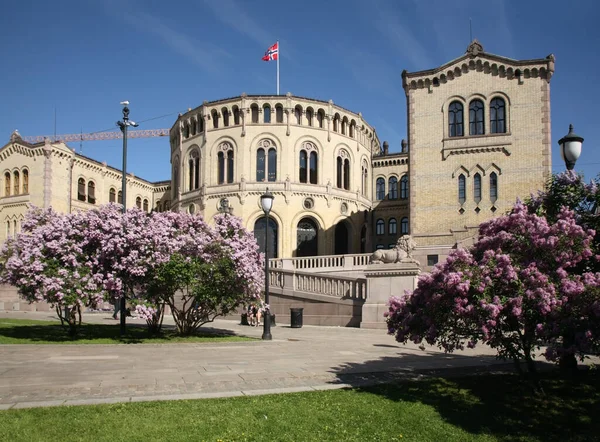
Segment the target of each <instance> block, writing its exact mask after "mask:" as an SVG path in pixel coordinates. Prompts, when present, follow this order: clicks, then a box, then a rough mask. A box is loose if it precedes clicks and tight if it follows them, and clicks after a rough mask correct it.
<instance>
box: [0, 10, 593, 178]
mask: <svg viewBox="0 0 600 442" xmlns="http://www.w3.org/2000/svg"><path fill="white" fill-rule="evenodd" d="M0 14H1V15H0V25H1V26H0V58H1V60H2V68H1V69H0V109H1V110H0V144H4V143H5V142H7V141H8V139H9V136H10V134H11V132H12V131H13V130H14V129H18V130H19V132H20V133H21V134H22V135H46V134H53V133H54V121H55V109H56V131H57V133H59V134H67V133H79V132H80V131H83V132H95V131H100V130H105V129H111V130H117V128H116V127H115V122H116V121H117V120H118V119H120V118H121V106H120V105H119V102H120V101H122V100H129V101H130V102H131V105H130V108H131V118H132V119H133V120H135V121H138V122H142V124H141V126H140V128H144V129H154V128H168V127H171V125H172V124H173V123H174V121H175V119H176V117H177V113H178V112H184V111H186V110H187V109H188V108H193V107H196V106H199V105H200V104H202V102H203V101H204V100H216V99H220V98H226V97H232V96H236V95H239V94H241V93H242V92H246V93H248V94H271V93H275V91H276V83H275V78H276V77H275V72H276V66H275V63H274V62H270V63H265V62H263V61H261V60H260V58H261V56H262V55H263V53H264V52H265V50H266V49H267V48H268V47H269V46H270V45H271V44H273V43H274V42H275V41H276V40H280V42H281V61H280V63H281V66H280V68H281V93H282V94H284V93H286V92H288V91H289V92H292V93H293V94H294V95H299V96H306V97H313V98H318V99H322V100H329V99H332V100H334V102H335V103H337V104H339V105H341V106H343V107H345V108H348V109H351V110H353V111H355V112H362V113H363V116H364V118H365V119H366V120H367V121H368V122H369V123H371V124H372V125H373V126H375V128H376V130H377V133H378V135H379V138H380V139H381V141H384V140H388V141H389V143H390V148H391V151H398V150H399V149H400V141H401V140H402V138H405V137H406V103H405V96H404V91H403V90H402V79H401V76H400V74H401V72H402V70H403V69H407V70H408V71H416V70H422V69H430V68H434V67H436V66H439V65H441V64H443V63H445V62H447V61H450V60H452V59H454V58H456V57H459V56H460V55H462V54H463V53H464V52H465V50H466V47H467V45H468V44H469V18H471V20H472V28H473V36H474V37H475V38H477V39H478V40H479V41H480V42H481V43H482V44H483V46H484V50H485V51H486V52H490V53H495V54H498V55H503V56H506V57H510V58H516V59H531V58H544V57H546V56H547V55H548V54H550V53H553V54H554V55H555V56H556V72H555V74H554V77H553V78H552V81H551V100H552V102H551V105H552V143H553V155H552V165H553V171H555V172H559V171H562V170H564V163H563V162H562V160H561V158H560V153H559V150H558V139H559V138H561V137H562V136H564V135H565V134H566V133H567V132H568V126H569V123H573V124H574V126H575V131H576V133H578V134H579V135H581V136H583V137H584V138H585V142H584V145H583V153H582V155H581V158H580V159H579V161H578V163H577V166H576V170H578V171H580V172H583V173H584V174H585V176H586V178H588V179H589V178H592V177H595V176H596V175H597V174H598V172H599V171H600V135H599V131H598V128H597V127H598V124H597V121H598V116H597V115H596V112H595V109H596V107H597V106H598V104H600V87H599V83H598V81H597V77H598V72H599V70H600V56H599V55H598V54H599V51H598V47H599V46H600V30H599V29H600V28H599V27H598V26H597V22H598V19H600V3H598V2H597V1H596V0H573V1H570V2H565V1H561V2H559V1H556V0H549V1H538V0H535V1H533V0H528V1H522V0H504V1H503V0H478V1H477V0H475V1H473V0H455V1H453V2H449V1H443V0H370V1H360V0H329V1H323V0H302V1H296V2H291V1H281V0H278V1H275V0H212V1H209V0H195V1H177V0H175V1H170V2H165V1H161V0H147V1H142V0H98V1H94V2H86V1H81V0H78V1H73V0H61V1H60V2H48V1H45V0H44V1H39V0H36V1H32V0H21V1H10V2H5V4H3V6H2V11H1V13H0ZM165 115H166V116H165ZM157 117H162V118H157ZM113 128H114V129H113ZM71 147H73V148H76V149H77V151H79V150H80V146H79V143H72V144H71ZM82 147H83V154H84V155H87V156H90V157H92V158H94V159H97V160H99V161H107V162H108V164H109V165H112V166H114V167H118V168H120V167H121V155H122V151H121V149H122V143H121V141H120V140H113V141H91V142H85V143H84V144H83V146H82ZM128 151H129V156H128V170H129V171H133V172H134V173H135V174H136V175H137V176H140V177H143V178H146V179H148V180H150V181H159V180H164V179H168V178H169V170H170V166H169V143H168V140H167V139H166V138H152V139H134V140H130V142H129V149H128Z"/></svg>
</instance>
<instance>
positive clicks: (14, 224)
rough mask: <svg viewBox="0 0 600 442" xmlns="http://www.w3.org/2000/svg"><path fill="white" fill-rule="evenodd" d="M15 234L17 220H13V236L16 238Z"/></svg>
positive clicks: (16, 231)
mask: <svg viewBox="0 0 600 442" xmlns="http://www.w3.org/2000/svg"><path fill="white" fill-rule="evenodd" d="M17 233H19V229H18V227H17V220H16V219H15V220H13V235H14V236H17Z"/></svg>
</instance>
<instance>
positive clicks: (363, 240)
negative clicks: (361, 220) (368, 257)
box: [360, 226, 367, 253]
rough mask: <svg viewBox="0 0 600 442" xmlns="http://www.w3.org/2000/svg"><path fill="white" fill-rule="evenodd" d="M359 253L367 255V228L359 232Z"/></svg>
mask: <svg viewBox="0 0 600 442" xmlns="http://www.w3.org/2000/svg"><path fill="white" fill-rule="evenodd" d="M360 253H367V226H363V228H362V230H361V231H360Z"/></svg>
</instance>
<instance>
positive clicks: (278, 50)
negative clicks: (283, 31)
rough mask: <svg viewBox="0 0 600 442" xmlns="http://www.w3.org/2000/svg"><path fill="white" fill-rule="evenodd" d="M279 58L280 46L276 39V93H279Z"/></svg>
mask: <svg viewBox="0 0 600 442" xmlns="http://www.w3.org/2000/svg"><path fill="white" fill-rule="evenodd" d="M280 58H281V46H279V40H277V95H279V59H280Z"/></svg>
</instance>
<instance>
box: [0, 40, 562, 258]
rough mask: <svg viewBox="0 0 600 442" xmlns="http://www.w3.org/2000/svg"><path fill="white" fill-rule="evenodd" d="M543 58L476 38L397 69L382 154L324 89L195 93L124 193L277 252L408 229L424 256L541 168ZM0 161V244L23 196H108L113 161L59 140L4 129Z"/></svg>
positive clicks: (73, 199) (372, 133) (332, 247)
mask: <svg viewBox="0 0 600 442" xmlns="http://www.w3.org/2000/svg"><path fill="white" fill-rule="evenodd" d="M553 72H554V57H553V56H552V55H549V56H548V57H546V58H542V59H534V60H512V59H509V58H505V57H501V56H497V55H493V54H489V53H486V52H485V51H484V50H483V47H482V45H481V44H480V43H479V42H477V41H476V40H474V41H473V42H472V43H471V44H470V45H469V47H468V48H467V51H466V53H465V54H463V55H462V56H460V57H459V58H457V59H455V60H452V61H450V62H448V63H446V64H444V65H443V66H440V67H436V68H433V69H430V70H426V71H419V72H406V71H404V72H402V77H401V80H402V84H403V88H404V91H405V94H406V107H407V112H406V114H407V124H406V126H407V134H406V140H403V142H402V146H401V151H400V152H394V153H390V152H389V147H388V143H387V142H380V140H379V138H378V136H377V132H376V130H375V128H374V127H373V126H371V125H370V124H369V122H368V117H369V116H363V115H362V114H361V113H360V112H354V111H351V110H348V109H345V108H343V107H341V106H340V105H338V104H336V103H334V102H333V101H332V100H329V101H322V100H318V99H313V98H307V97H297V96H293V95H291V94H289V93H288V94H287V95H246V94H242V95H241V96H238V97H233V98H227V99H222V100H217V101H211V102H204V103H202V104H201V105H200V106H198V107H196V108H194V109H191V110H189V111H188V112H186V113H185V114H183V115H180V116H179V117H178V118H177V120H176V121H175V123H174V124H173V126H172V128H171V130H170V137H169V138H170V139H169V148H170V149H169V153H168V155H169V158H170V163H171V177H170V180H168V181H163V182H149V181H146V180H144V179H143V178H140V177H137V176H134V175H133V174H129V175H128V177H127V185H128V187H127V193H126V195H127V207H132V206H137V207H139V208H140V209H142V210H144V211H147V212H150V211H151V210H155V211H166V210H177V211H185V212H188V213H192V214H199V215H202V216H203V217H204V218H205V219H206V220H207V221H208V222H209V223H210V222H211V219H212V218H213V217H214V216H215V215H216V214H218V213H219V212H220V211H223V210H229V211H230V213H232V214H233V215H235V216H239V217H241V218H242V219H243V220H244V223H245V226H246V227H247V228H248V229H249V230H251V231H254V232H255V235H256V237H257V239H259V240H260V241H259V244H261V247H262V245H263V244H264V235H265V231H268V239H269V252H270V253H269V255H270V256H271V257H280V258H285V257H294V256H315V255H334V254H353V253H367V252H372V251H373V250H375V249H380V248H389V247H392V246H394V245H395V244H396V241H397V239H398V237H399V236H400V235H402V234H404V233H409V234H411V235H412V236H413V238H414V239H415V241H416V243H417V245H418V246H419V247H421V248H424V249H426V250H427V252H426V253H427V255H428V257H431V261H430V262H428V264H429V265H431V264H433V263H434V261H437V258H436V257H437V256H438V255H444V254H447V253H444V250H448V249H449V248H452V247H457V246H460V245H461V244H463V243H465V242H468V241H471V240H472V238H473V236H474V235H475V234H476V233H477V230H476V229H477V226H478V225H479V224H480V223H481V222H482V221H485V220H488V219H490V218H491V217H494V216H498V215H501V214H504V213H505V212H506V211H507V210H509V209H510V208H511V207H512V205H513V204H514V202H515V200H516V198H517V197H526V196H528V195H529V194H530V193H532V192H536V191H537V190H538V189H541V188H542V187H543V186H544V184H545V182H546V181H547V180H548V178H549V177H550V174H551V139H550V134H551V130H550V124H551V119H550V78H551V77H552V74H553ZM399 81H400V78H399ZM166 148H167V146H166V143H165V155H167V152H166ZM0 169H1V170H0V173H1V176H0V179H1V180H2V183H1V185H0V222H1V223H2V225H3V228H1V229H0V242H2V241H4V240H5V239H6V238H7V237H10V236H11V235H14V234H15V233H16V232H18V231H19V229H20V223H21V220H22V219H23V217H24V215H25V213H26V211H27V209H28V205H30V204H33V205H35V206H39V207H53V208H54V209H55V210H57V211H60V212H73V211H76V210H89V209H92V208H94V207H97V206H98V205H101V204H106V203H108V202H120V201H121V171H120V170H118V169H115V168H112V167H110V166H107V164H106V163H102V162H101V161H98V160H95V159H91V158H88V157H85V156H83V155H80V154H78V153H76V152H75V151H74V150H73V149H71V148H69V147H68V146H67V145H65V144H64V143H62V142H51V141H49V140H46V141H45V142H42V143H37V144H30V143H27V142H25V141H23V139H22V138H21V137H20V136H19V134H18V133H17V132H15V133H13V135H12V136H11V138H10V141H9V142H8V143H7V144H6V145H4V146H3V147H2V148H1V149H0ZM267 188H268V190H269V191H270V192H272V193H273V195H274V196H275V200H274V204H273V210H272V212H271V215H270V221H269V226H268V229H267V228H265V227H266V226H265V223H266V220H265V216H264V214H263V212H262V210H261V206H260V196H261V195H262V194H263V193H264V192H265V191H266V190H267Z"/></svg>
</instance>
